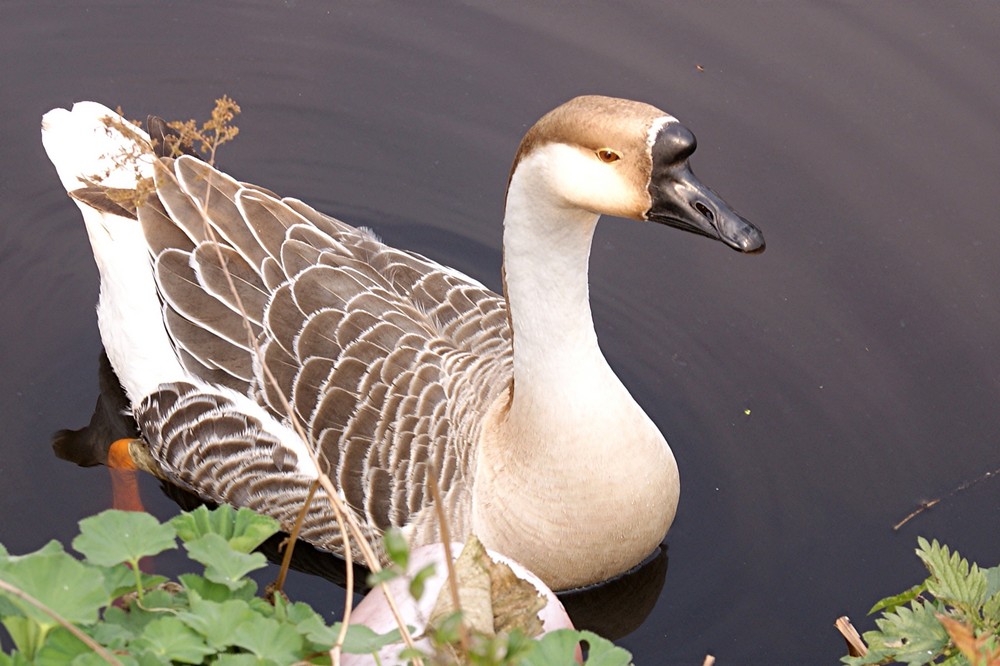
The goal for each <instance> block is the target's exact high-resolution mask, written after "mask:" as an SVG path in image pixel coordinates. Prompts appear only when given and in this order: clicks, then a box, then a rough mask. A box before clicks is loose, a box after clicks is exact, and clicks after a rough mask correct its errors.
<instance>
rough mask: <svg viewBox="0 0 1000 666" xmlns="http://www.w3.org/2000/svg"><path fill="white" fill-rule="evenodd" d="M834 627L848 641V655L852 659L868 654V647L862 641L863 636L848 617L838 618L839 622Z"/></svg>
mask: <svg viewBox="0 0 1000 666" xmlns="http://www.w3.org/2000/svg"><path fill="white" fill-rule="evenodd" d="M833 626H835V627H837V631H839V632H840V634H841V636H843V637H844V640H845V641H847V653H848V654H849V655H850V656H852V657H863V656H865V655H866V654H868V646H867V645H865V642H864V641H863V640H862V639H861V634H859V633H858V630H857V629H855V628H854V625H853V624H851V619H850V618H849V617H847V616H846V615H842V616H840V617H838V618H837V621H836V622H834V623H833Z"/></svg>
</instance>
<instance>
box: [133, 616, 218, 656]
mask: <svg viewBox="0 0 1000 666" xmlns="http://www.w3.org/2000/svg"><path fill="white" fill-rule="evenodd" d="M132 646H133V648H134V649H136V650H142V651H147V652H150V653H152V654H154V655H156V656H157V657H159V658H161V659H164V660H168V661H179V662H181V663H182V664H200V663H202V662H203V661H204V658H205V657H206V656H207V655H210V654H212V653H213V652H214V650H212V648H210V647H208V646H207V645H205V641H203V640H202V639H201V636H199V635H198V633H197V632H195V631H194V630H193V629H191V628H190V627H188V626H186V625H185V624H184V623H183V622H181V621H180V620H178V619H177V618H175V617H161V618H158V619H156V620H153V621H152V622H150V623H149V624H148V625H146V630H145V631H143V633H142V636H140V637H139V638H137V639H135V640H134V641H133V642H132Z"/></svg>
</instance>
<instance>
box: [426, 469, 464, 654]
mask: <svg viewBox="0 0 1000 666" xmlns="http://www.w3.org/2000/svg"><path fill="white" fill-rule="evenodd" d="M427 481H428V486H429V487H430V491H431V498H432V499H433V500H434V512H435V513H436V514H437V519H438V524H439V525H440V527H441V542H442V544H443V545H444V566H445V569H446V570H447V572H448V589H449V591H450V592H451V602H452V604H454V606H455V610H456V611H461V610H462V600H461V599H460V598H459V595H458V575H457V574H456V573H455V563H454V562H453V561H452V559H451V535H450V534H449V532H448V519H447V517H446V516H445V515H444V505H443V503H442V501H441V489H440V488H439V487H438V482H437V472H436V470H434V469H433V467H432V468H431V469H430V473H429V474H428V475H427ZM458 636H459V640H460V641H461V643H462V652H463V653H465V654H467V653H468V652H469V631H468V628H467V627H466V626H465V622H460V623H459V625H458Z"/></svg>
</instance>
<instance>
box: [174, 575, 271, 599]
mask: <svg viewBox="0 0 1000 666" xmlns="http://www.w3.org/2000/svg"><path fill="white" fill-rule="evenodd" d="M177 579H178V580H179V581H180V582H181V585H183V586H184V588H185V589H186V590H188V591H189V592H197V593H198V595H199V596H200V597H201V598H202V599H207V600H209V601H218V602H223V601H227V600H229V599H242V600H243V601H249V600H250V599H252V598H253V597H254V595H255V594H257V583H256V582H255V581H254V580H252V579H250V578H248V579H246V580H244V581H243V585H241V586H239V587H236V588H235V589H230V588H229V587H228V586H226V585H222V584H221V583H213V582H212V581H210V580H208V579H207V578H205V577H204V576H199V575H197V574H181V575H180V576H178V577H177Z"/></svg>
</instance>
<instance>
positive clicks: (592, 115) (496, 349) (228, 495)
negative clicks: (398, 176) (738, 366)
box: [42, 95, 764, 590]
mask: <svg viewBox="0 0 1000 666" xmlns="http://www.w3.org/2000/svg"><path fill="white" fill-rule="evenodd" d="M42 140H43V144H44V146H45V149H46V152H47V153H48V155H49V157H50V159H51V160H52V162H53V164H54V165H55V167H56V170H57V172H58V174H59V177H60V179H61V181H62V184H63V186H64V187H65V188H66V190H67V192H68V193H69V194H70V196H71V197H72V198H73V199H74V200H75V202H76V204H77V205H78V206H79V208H80V210H81V212H82V214H83V218H84V222H85V224H86V229H87V233H88V236H89V239H90V243H91V245H92V248H93V252H94V257H95V261H96V263H97V266H98V268H99V272H100V278H101V287H100V297H99V303H98V306H97V311H98V322H99V328H100V332H101V337H102V340H103V343H104V345H105V348H106V351H107V355H108V357H109V359H110V361H111V364H112V367H113V368H114V370H115V371H116V373H117V375H118V377H119V379H120V381H121V384H122V386H123V389H124V391H125V393H126V395H127V397H128V399H129V401H130V403H131V409H132V411H133V415H134V417H135V419H136V421H137V423H138V426H139V430H140V433H141V438H142V439H141V442H142V445H141V446H139V447H136V448H133V449H131V450H132V453H133V457H135V458H136V459H142V460H144V461H145V462H146V464H147V468H148V469H150V470H151V471H153V472H154V473H156V474H157V475H159V476H161V477H162V478H164V479H166V480H168V481H169V482H171V483H174V484H176V485H179V486H181V487H183V488H185V489H188V490H190V491H192V492H194V493H195V494H197V495H199V496H201V497H202V498H204V499H206V500H210V501H214V502H228V503H231V504H234V505H237V506H247V507H250V508H252V509H255V510H257V511H260V512H262V513H266V514H270V515H272V516H274V517H276V518H277V519H278V520H280V521H281V522H282V524H283V525H285V526H286V527H288V526H291V525H292V524H293V523H294V521H295V518H296V516H297V515H298V513H299V511H300V509H301V508H302V505H303V503H304V502H305V498H306V496H307V493H308V491H309V488H310V485H311V484H312V482H313V480H314V479H315V478H316V477H317V475H318V473H319V472H323V473H325V474H327V475H329V477H330V478H331V479H332V481H333V483H334V485H335V487H336V488H337V492H338V493H339V494H340V495H341V497H342V498H343V499H344V500H345V501H346V503H347V505H348V506H349V507H350V510H351V511H353V512H354V513H355V515H356V517H357V518H358V520H359V522H360V523H361V524H362V526H363V528H364V531H365V534H366V535H367V536H369V537H371V538H372V539H373V540H374V541H376V542H380V540H379V539H378V538H377V537H378V536H379V535H380V534H381V533H383V532H384V531H385V530H386V529H388V528H390V527H397V528H400V529H402V531H403V533H404V534H405V536H406V537H407V538H408V539H409V540H410V542H411V544H412V545H413V546H419V545H422V544H427V543H434V542H436V541H440V540H441V538H442V535H441V533H440V525H439V521H438V519H437V517H436V510H435V507H434V506H433V504H434V502H433V501H432V498H431V493H430V492H429V489H428V483H429V478H430V477H431V475H433V478H434V479H436V480H437V482H438V485H439V487H440V489H441V493H440V497H441V503H442V505H443V506H442V507H441V508H442V509H443V512H444V515H445V516H446V517H447V522H448V528H449V530H450V534H451V535H452V537H454V538H456V539H459V540H460V539H461V538H463V537H464V536H465V535H468V534H470V533H475V534H476V535H477V536H478V537H479V539H480V540H481V541H482V543H483V544H484V545H485V546H486V547H487V548H489V549H491V550H493V551H496V552H498V553H502V554H503V555H505V556H507V557H509V558H511V559H513V560H515V561H517V562H520V563H521V564H523V565H524V566H525V567H527V568H528V569H529V570H530V571H532V572H534V573H535V574H536V575H538V576H539V578H541V580H543V581H544V582H545V583H546V584H547V585H549V586H550V587H552V588H553V589H556V590H563V589H570V588H576V587H581V586H586V585H589V584H592V583H597V582H600V581H604V580H607V579H609V578H612V577H614V576H616V575H618V574H621V573H623V572H625V571H627V570H629V569H630V568H632V567H634V566H635V565H636V564H638V563H640V562H641V561H642V560H643V559H644V558H645V557H646V556H647V555H648V554H649V553H650V552H652V551H653V550H654V549H655V548H656V547H657V546H658V545H659V544H660V543H661V541H662V540H663V538H664V537H665V535H666V533H667V530H668V528H669V527H670V525H671V523H672V521H673V519H674V515H675V512H676V508H677V501H678V496H679V493H680V483H679V476H678V469H677V464H676V462H675V460H674V456H673V454H672V452H671V450H670V447H669V446H668V445H667V442H666V440H665V439H664V437H663V435H662V434H661V433H660V431H659V429H658V428H657V427H656V425H654V423H653V421H652V420H651V419H650V418H649V417H648V416H647V415H646V413H645V412H644V411H643V409H642V408H641V407H640V406H639V405H638V404H637V403H636V401H635V400H634V399H633V398H632V396H631V395H630V393H629V391H628V390H627V389H626V387H625V386H624V385H623V384H622V382H621V381H620V380H619V379H618V377H617V376H616V375H615V372H614V371H613V370H612V369H611V367H610V366H609V364H608V362H607V360H606V359H605V357H604V355H603V354H602V352H601V349H600V347H599V345H598V340H597V336H596V334H595V331H594V324H593V319H592V316H591V310H590V303H589V295H588V260H589V255H590V249H591V241H592V238H593V234H594V229H595V226H596V225H597V221H598V218H599V217H600V216H601V215H610V216H616V217H621V218H630V219H633V220H638V221H644V222H656V223H660V224H663V225H666V226H671V227H675V228H678V229H681V230H684V231H688V232H693V233H696V234H700V235H703V236H707V237H709V238H711V239H715V240H718V241H721V242H722V243H723V244H725V245H727V246H729V247H730V248H732V249H734V250H737V251H739V252H743V253H756V252H760V251H762V250H763V249H764V239H763V236H762V234H761V232H760V231H759V230H758V229H757V228H756V227H755V226H753V225H752V224H751V223H750V222H748V221H746V220H745V219H743V218H742V217H740V216H739V215H738V214H737V213H736V212H735V211H734V210H733V209H731V208H730V207H729V206H728V205H727V204H726V203H725V202H724V201H723V200H722V199H721V198H720V197H719V196H718V195H716V194H715V193H714V192H713V191H712V190H711V189H709V188H708V187H706V186H705V185H703V184H702V183H701V182H700V181H699V180H698V179H697V178H696V177H695V176H694V174H693V172H692V171H691V168H690V166H689V163H688V158H689V157H690V156H691V154H692V153H693V152H694V150H695V145H696V144H695V137H694V135H693V134H692V133H691V131H689V130H688V129H687V128H686V127H685V126H684V125H682V124H680V123H679V122H678V121H677V120H676V119H675V118H674V117H673V116H671V115H669V114H668V113H665V112H663V111H661V110H660V109H658V108H656V107H654V106H651V105H649V104H645V103H641V102H636V101H630V100H625V99H616V98H610V97H603V96H596V95H588V96H582V97H576V98H574V99H571V100H569V101H568V102H566V103H564V104H562V105H561V106H558V107H557V108H555V109H554V110H552V111H550V112H549V113H547V114H546V115H544V116H543V117H542V118H541V119H540V120H539V121H538V122H537V123H536V124H535V125H534V126H532V127H531V128H530V129H529V130H528V132H527V133H526V135H525V136H524V138H523V140H522V141H521V143H520V146H519V148H518V150H517V153H516V156H515V158H514V162H513V166H512V168H511V171H510V176H509V181H508V186H507V195H506V210H505V215H504V223H503V224H504V234H503V293H502V294H497V293H495V292H493V291H491V290H489V289H487V288H486V287H485V286H483V285H482V284H480V283H479V282H477V281H476V280H473V279H472V278H470V277H468V276H466V275H464V274H462V273H461V272H459V271H457V270H454V269H451V268H448V267H446V266H443V265H441V264H439V263H437V262H435V261H432V260H431V259H428V258H425V257H423V256H420V255H417V254H415V253H412V252H407V251H404V250H399V249H395V248H392V247H389V246H387V245H384V244H383V243H381V242H380V241H379V239H378V238H377V237H376V236H375V235H374V233H373V232H372V231H370V230H368V229H365V228H355V227H352V226H350V225H348V224H346V223H344V222H341V221H339V220H337V219H334V218H332V217H328V216H326V215H324V214H322V213H320V212H318V211H316V210H314V209H313V208H311V207H309V206H308V205H306V204H305V203H303V202H301V201H299V200H297V199H293V198H280V197H278V196H277V195H275V194H274V193H272V192H271V191H269V190H267V189H264V188H261V187H257V186H254V185H250V184H247V183H243V182H240V181H238V180H236V179H234V178H232V177H231V176H229V175H226V174H224V173H222V172H221V171H219V170H217V169H215V168H214V167H213V166H211V165H209V164H207V163H206V162H204V161H202V160H200V159H198V158H197V157H194V156H191V155H182V156H179V157H169V156H163V155H158V154H157V150H155V149H154V146H153V144H152V143H151V142H150V138H149V135H148V134H147V133H145V132H143V131H142V130H141V129H138V128H133V127H132V125H127V124H126V123H125V122H124V120H123V119H122V118H121V116H119V115H118V114H117V113H115V112H113V111H111V110H110V109H108V108H107V107H105V106H102V105H100V104H97V103H94V102H79V103H76V104H75V105H73V107H72V109H71V110H67V109H54V110H52V111H50V112H49V113H47V114H45V116H44V117H43V121H42ZM160 152H162V151H160ZM123 192H124V193H126V194H128V193H131V195H130V196H125V197H123V196H122V193H123ZM293 418H294V419H295V420H297V421H298V423H299V424H300V425H301V428H300V430H301V432H303V433H304V438H303V437H302V436H300V435H299V434H297V431H296V428H295V427H293V426H294V423H293V420H292V419H293ZM309 447H311V448H312V449H313V450H315V452H316V453H317V455H318V457H317V460H318V467H317V464H316V463H314V460H313V458H311V456H310V455H309V450H310V449H309ZM323 495H324V493H323V492H322V491H320V497H319V498H318V499H317V500H315V501H313V502H312V503H311V504H310V506H309V509H308V511H307V514H306V516H305V519H304V526H303V528H302V532H301V537H302V538H304V539H305V540H306V541H309V542H311V543H313V544H315V545H317V546H318V547H320V548H322V549H325V550H328V551H332V552H333V553H339V554H341V555H342V554H343V553H344V549H345V547H346V546H345V540H344V539H343V537H342V535H341V534H340V533H339V531H338V529H337V527H336V522H335V518H334V515H333V512H332V510H331V509H330V507H329V506H328V502H327V501H325V500H324V498H323ZM350 547H352V548H353V547H354V546H350ZM352 552H353V551H352ZM355 554H356V555H357V553H355Z"/></svg>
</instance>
